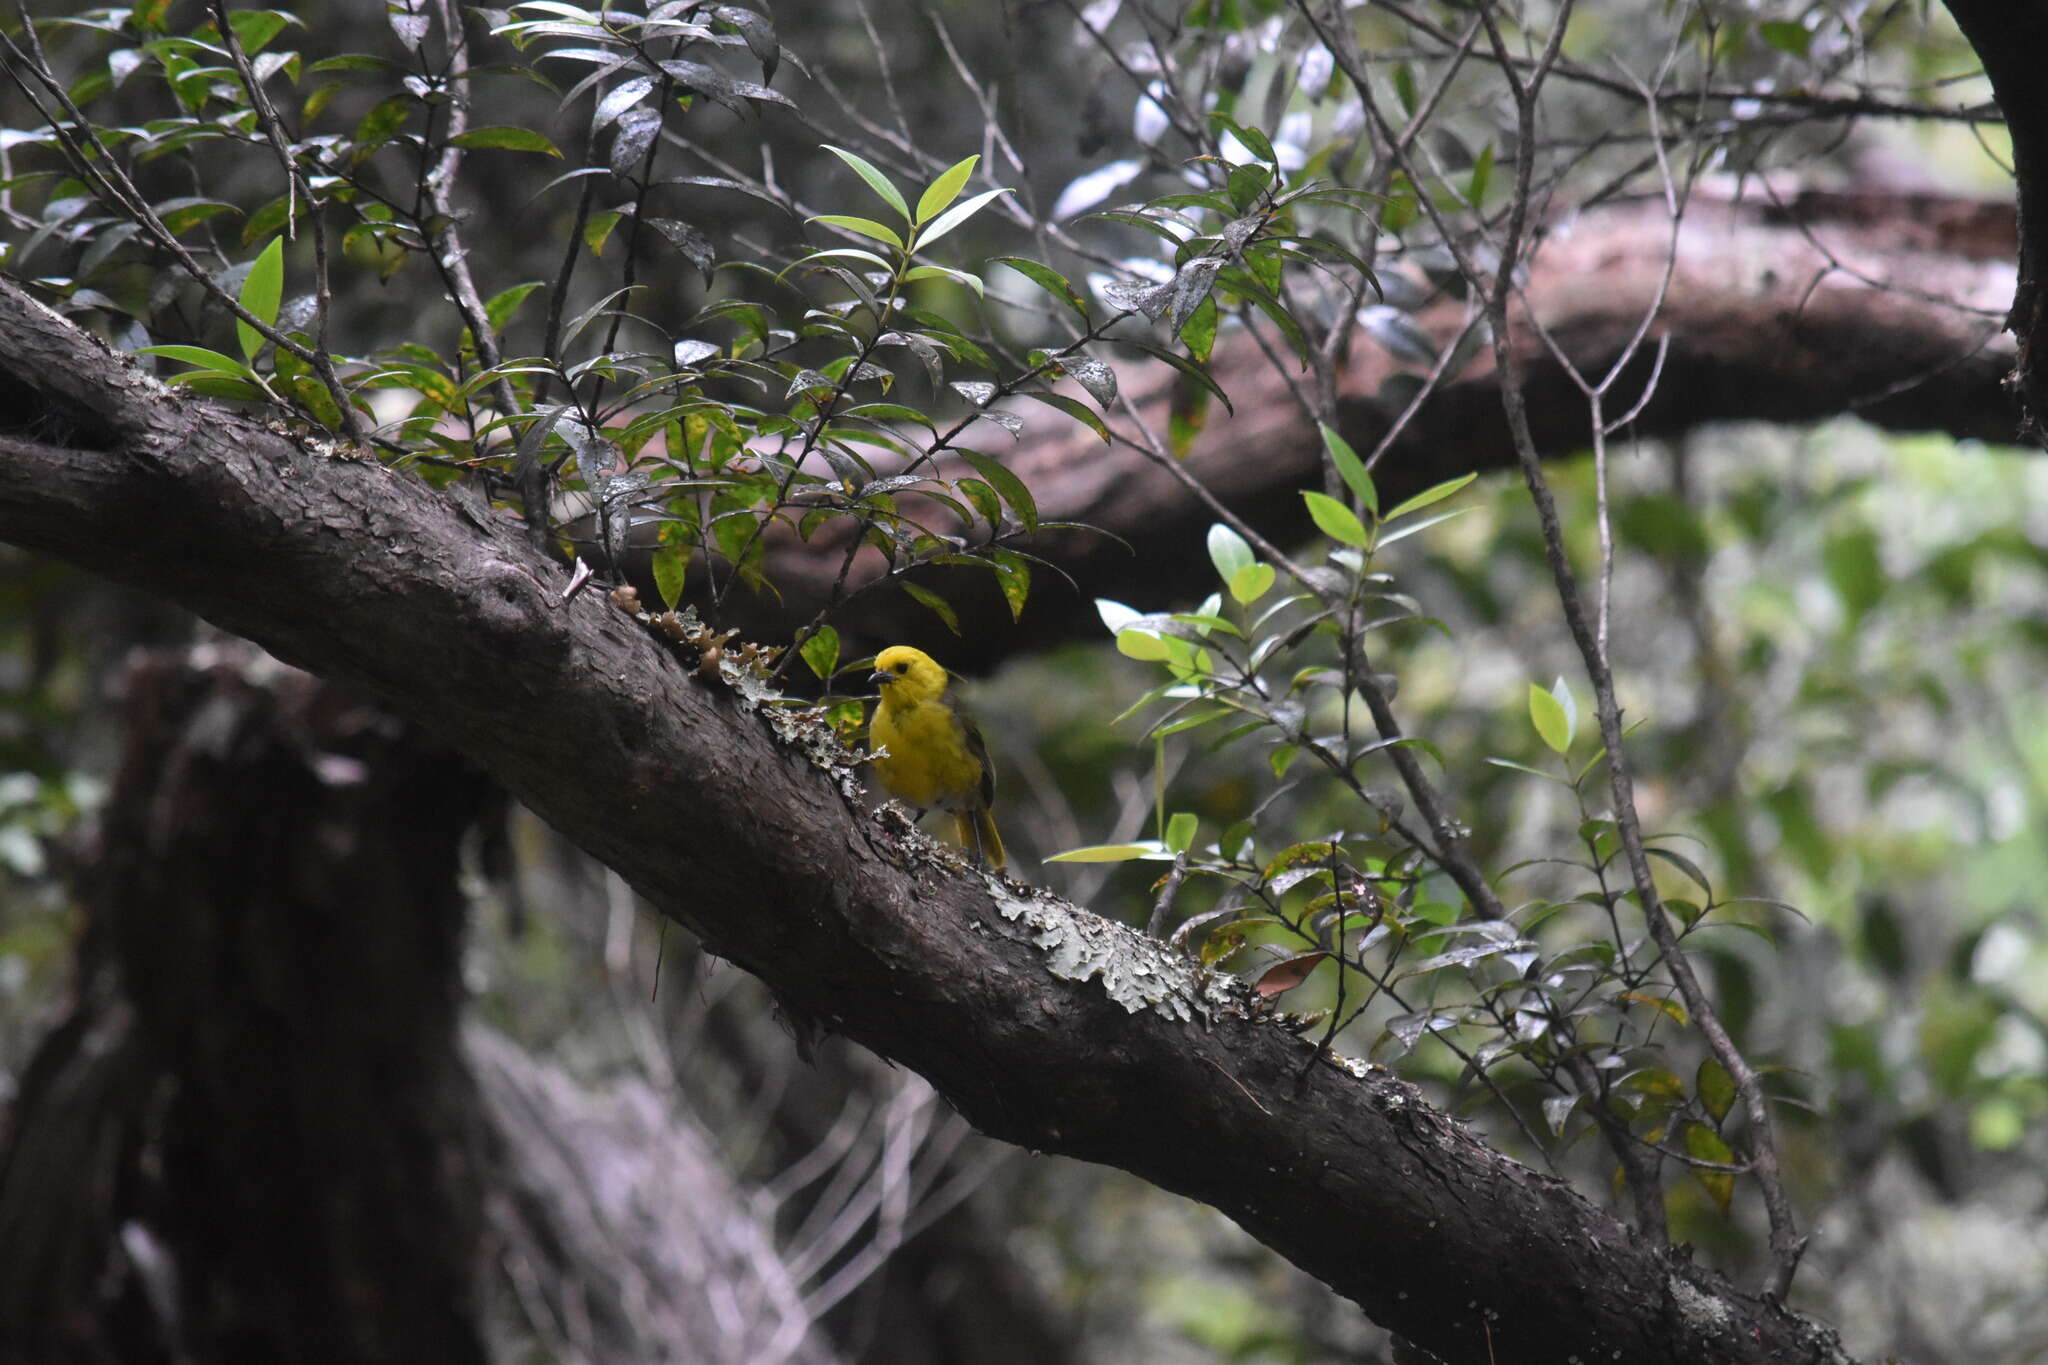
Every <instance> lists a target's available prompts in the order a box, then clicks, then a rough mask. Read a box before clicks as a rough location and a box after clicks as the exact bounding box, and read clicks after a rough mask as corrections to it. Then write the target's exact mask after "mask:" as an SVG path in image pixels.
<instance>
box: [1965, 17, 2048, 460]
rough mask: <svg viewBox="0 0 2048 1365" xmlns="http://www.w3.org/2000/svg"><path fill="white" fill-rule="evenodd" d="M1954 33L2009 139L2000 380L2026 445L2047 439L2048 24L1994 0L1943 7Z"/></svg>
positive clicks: (2039, 18)
mask: <svg viewBox="0 0 2048 1365" xmlns="http://www.w3.org/2000/svg"><path fill="white" fill-rule="evenodd" d="M1946 3H1947V5H1948V11H1949V13H1950V14H1952V15H1954V16H1955V20H1956V26H1957V27H1959V28H1961V29H1962V31H1963V36H1964V37H1965V38H1967V39H1968V40H1969V42H1970V46H1971V47H1973V48H1975V49H1976V50H1977V58H1978V60H1979V61H1981V62H1983V63H1984V74H1985V75H1986V76H1987V77H1989V78H1990V80H1991V95H1992V98H1993V99H1995V100H1997V101H1998V109H1999V112H2000V113H2002V114H2004V115H2005V127H2006V131H2007V132H2009V133H2011V134H2012V162H2013V174H2014V178H2015V180H2016V181H2017V182H2018V184H2019V224H2018V229H2019V230H2018V241H2019V282H2018V285H2017V286H2016V288H2015V289H2014V290H2013V295H2012V311H2011V313H2010V314H2008V315H2007V317H2006V327H2007V330H2009V331H2010V332H2011V333H2012V335H2013V336H2014V337H2015V338H2016V339H2017V340H2018V342H2019V355H2018V359H2017V362H2016V363H2015V364H2014V365H2013V368H2012V374H2011V378H2010V379H2009V380H2008V381H2007V382H2008V384H2009V385H2010V387H2011V388H2012V390H2013V391H2014V393H2015V394H2017V395H2018V397H2019V402H2020V408H2021V410H2022V412H2023V414H2024V419H2025V431H2026V435H2027V437H2028V438H2029V439H2031V440H2033V441H2035V442H2040V441H2043V440H2048V293H2044V292H2043V290H2044V287H2048V280H2044V279H2043V278H2042V272H2043V271H2044V270H2048V101H2043V100H2042V98H2041V72H2042V71H2043V69H2044V66H2043V63H2048V21H2044V20H2043V17H2042V14H2041V11H2040V9H2039V8H2038V7H2036V6H2032V5H2011V4H2003V3H2000V0H1946Z"/></svg>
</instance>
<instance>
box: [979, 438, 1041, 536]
mask: <svg viewBox="0 0 2048 1365" xmlns="http://www.w3.org/2000/svg"><path fill="white" fill-rule="evenodd" d="M960 458H961V459H963V460H965V461H967V463H969V464H971V465H973V466H974V472H975V473H977V474H979V475H981V477H982V478H984V479H986V480H987V481H988V483H989V486H990V487H992V488H994V489H995V490H996V492H998V493H1000V494H1002V497H1003V501H1004V502H1007V503H1008V504H1010V510H1011V511H1013V512H1015V513H1016V514H1017V520H1018V521H1020V522H1022V523H1023V524H1024V529H1025V530H1027V531H1036V530H1037V529H1038V501H1037V499H1035V498H1033V497H1032V496H1031V490H1030V489H1029V488H1026V487H1025V486H1024V480H1022V479H1020V478H1018V477H1017V476H1016V475H1015V474H1012V473H1011V472H1010V471H1009V470H1008V469H1007V468H1005V467H1004V466H1003V464H1002V462H1001V461H999V460H994V459H991V458H990V457H988V456H986V455H984V454H982V453H981V452H980V451H978V450H963V451H961V452H960Z"/></svg>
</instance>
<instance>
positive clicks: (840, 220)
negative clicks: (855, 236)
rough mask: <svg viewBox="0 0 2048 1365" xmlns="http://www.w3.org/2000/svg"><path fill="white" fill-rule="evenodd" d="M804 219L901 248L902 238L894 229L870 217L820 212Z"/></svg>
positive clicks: (899, 249)
mask: <svg viewBox="0 0 2048 1365" xmlns="http://www.w3.org/2000/svg"><path fill="white" fill-rule="evenodd" d="M805 221H806V222H811V223H830V224H831V225H832V226H833V227H841V228H845V229H846V230H847V231H848V232H857V233H859V234H860V235H861V236H863V237H872V238H873V239H874V240H876V241H878V242H881V243H883V244H885V245H887V246H892V247H894V248H896V249H897V250H898V251H901V250H903V238H901V237H900V236H898V235H897V234H896V230H895V229H894V228H891V227H890V226H889V225H888V224H886V223H878V222H876V221H875V220H874V219H872V218H855V217H853V216H851V215H850V214H844V213H821V214H819V215H818V216H817V217H816V218H810V219H806V220H805Z"/></svg>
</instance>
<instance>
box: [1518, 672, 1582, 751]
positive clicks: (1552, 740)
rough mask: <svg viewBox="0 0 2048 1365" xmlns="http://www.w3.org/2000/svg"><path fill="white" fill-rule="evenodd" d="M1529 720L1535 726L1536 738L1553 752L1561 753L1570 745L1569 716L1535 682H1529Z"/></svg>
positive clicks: (1554, 698) (1554, 699)
mask: <svg viewBox="0 0 2048 1365" xmlns="http://www.w3.org/2000/svg"><path fill="white" fill-rule="evenodd" d="M1529 722H1530V724H1532V725H1534V726H1535V727H1536V736H1537V738H1539V739H1541V740H1542V741H1543V742H1544V743H1545V744H1547V745H1549V746H1550V748H1551V751H1552V752H1553V753H1560V754H1561V753H1563V752H1564V751H1565V750H1567V749H1569V748H1571V747H1572V723H1571V718H1570V717H1568V716H1566V715H1565V713H1564V707H1563V705H1562V704H1561V703H1559V701H1558V700H1557V698H1556V697H1554V696H1552V695H1551V694H1550V693H1548V692H1546V691H1544V690H1543V689H1542V688H1541V687H1539V686H1538V685H1537V684H1535V683H1530V684H1529Z"/></svg>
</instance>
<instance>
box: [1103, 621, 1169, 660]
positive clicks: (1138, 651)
mask: <svg viewBox="0 0 2048 1365" xmlns="http://www.w3.org/2000/svg"><path fill="white" fill-rule="evenodd" d="M1116 652H1117V653H1119V654H1121V655H1123V656H1124V657H1125V658H1127V659H1136V660H1137V661H1138V662H1139V663H1146V664H1156V663H1163V662H1165V661H1166V659H1168V658H1169V657H1170V656H1171V655H1172V653H1173V649H1172V647H1171V646H1170V645H1168V644H1167V642H1166V641H1165V640H1164V639H1162V638H1161V637H1160V636H1159V635H1157V634H1155V633H1154V632H1152V631H1149V630H1142V629H1138V628H1135V627H1133V628H1131V629H1128V630H1120V631H1118V632H1117V633H1116Z"/></svg>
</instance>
